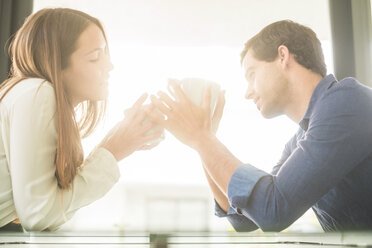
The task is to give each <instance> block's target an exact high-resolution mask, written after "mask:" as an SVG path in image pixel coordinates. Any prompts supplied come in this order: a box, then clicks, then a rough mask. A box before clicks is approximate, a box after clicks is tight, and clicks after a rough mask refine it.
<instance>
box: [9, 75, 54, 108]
mask: <svg viewBox="0 0 372 248" xmlns="http://www.w3.org/2000/svg"><path fill="white" fill-rule="evenodd" d="M35 100H36V101H40V100H41V101H45V100H46V101H48V102H53V101H55V93H54V88H53V86H52V84H51V83H50V82H48V81H47V80H45V79H41V78H28V79H24V80H22V81H20V82H19V83H17V84H16V85H15V86H14V87H13V88H12V89H11V90H10V91H9V92H8V93H7V94H6V96H5V97H4V99H3V101H2V103H4V104H5V105H8V106H9V105H13V104H16V103H19V102H30V101H32V102H34V101H35Z"/></svg>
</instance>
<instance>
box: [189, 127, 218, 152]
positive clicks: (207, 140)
mask: <svg viewBox="0 0 372 248" xmlns="http://www.w3.org/2000/svg"><path fill="white" fill-rule="evenodd" d="M217 141H218V140H217V137H216V135H215V134H213V133H212V132H204V133H200V134H199V135H198V137H197V138H196V140H195V145H194V149H195V150H196V151H197V152H199V153H200V152H201V151H203V150H204V149H205V148H210V147H211V146H213V144H215V143H216V142H217Z"/></svg>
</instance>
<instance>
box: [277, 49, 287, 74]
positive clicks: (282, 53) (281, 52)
mask: <svg viewBox="0 0 372 248" xmlns="http://www.w3.org/2000/svg"><path fill="white" fill-rule="evenodd" d="M289 57H290V54H289V50H288V47H286V46H284V45H280V46H279V47H278V58H279V63H280V64H281V66H282V67H283V69H284V68H286V67H288V65H289Z"/></svg>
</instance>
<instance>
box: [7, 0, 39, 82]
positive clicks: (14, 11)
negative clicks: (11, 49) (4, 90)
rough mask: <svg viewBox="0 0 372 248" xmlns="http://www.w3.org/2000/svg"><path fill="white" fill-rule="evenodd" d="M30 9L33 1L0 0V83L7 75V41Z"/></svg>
mask: <svg viewBox="0 0 372 248" xmlns="http://www.w3.org/2000/svg"><path fill="white" fill-rule="evenodd" d="M32 9H33V0H0V83H1V82H3V81H4V80H5V79H6V78H7V77H8V73H9V66H10V61H9V56H8V44H9V40H10V38H11V36H12V35H13V34H14V33H15V32H16V31H17V30H18V28H19V27H20V26H21V25H22V24H23V22H24V20H25V18H26V17H27V16H28V15H30V14H31V13H32Z"/></svg>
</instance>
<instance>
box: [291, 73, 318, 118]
mask: <svg viewBox="0 0 372 248" xmlns="http://www.w3.org/2000/svg"><path fill="white" fill-rule="evenodd" d="M320 80H322V76H321V75H319V74H317V73H314V72H312V71H310V70H308V69H306V68H304V67H302V66H299V68H296V70H294V71H293V72H292V73H291V74H290V75H289V81H290V84H291V96H290V97H291V101H290V103H289V104H288V106H287V108H286V111H285V114H286V115H287V116H288V117H289V118H290V119H291V120H293V121H295V122H296V123H299V122H300V121H301V120H302V118H303V116H304V115H305V112H306V110H307V108H308V106H309V103H310V99H311V96H312V94H313V92H314V89H315V87H316V86H317V85H318V83H319V82H320Z"/></svg>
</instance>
